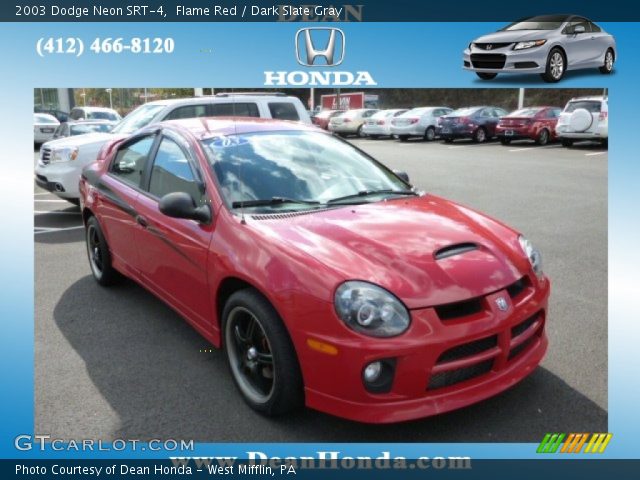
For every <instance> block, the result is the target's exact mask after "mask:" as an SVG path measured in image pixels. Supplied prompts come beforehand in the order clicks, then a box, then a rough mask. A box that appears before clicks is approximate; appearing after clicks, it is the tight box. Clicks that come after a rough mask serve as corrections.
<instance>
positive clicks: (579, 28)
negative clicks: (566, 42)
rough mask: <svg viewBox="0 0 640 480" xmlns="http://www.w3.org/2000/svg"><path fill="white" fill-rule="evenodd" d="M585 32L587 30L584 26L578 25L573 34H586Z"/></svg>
mask: <svg viewBox="0 0 640 480" xmlns="http://www.w3.org/2000/svg"><path fill="white" fill-rule="evenodd" d="M584 32H586V30H585V28H584V25H576V26H575V27H574V28H573V33H574V34H578V33H584Z"/></svg>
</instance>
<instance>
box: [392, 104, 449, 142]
mask: <svg viewBox="0 0 640 480" xmlns="http://www.w3.org/2000/svg"><path fill="white" fill-rule="evenodd" d="M451 112H453V109H451V108H449V107H419V108H413V109H411V110H409V111H408V112H405V113H403V114H402V115H400V116H399V117H396V118H394V119H393V120H391V133H392V134H393V135H397V137H398V138H399V139H400V140H401V141H403V142H404V141H406V140H407V139H409V138H411V137H421V138H423V139H425V140H427V141H432V140H435V138H436V126H437V125H438V118H440V117H441V116H442V115H448V114H450V113H451Z"/></svg>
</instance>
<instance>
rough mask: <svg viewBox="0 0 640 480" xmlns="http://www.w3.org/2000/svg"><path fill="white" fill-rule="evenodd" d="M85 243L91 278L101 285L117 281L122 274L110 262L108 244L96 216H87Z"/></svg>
mask: <svg viewBox="0 0 640 480" xmlns="http://www.w3.org/2000/svg"><path fill="white" fill-rule="evenodd" d="M85 243H86V245H87V256H88V257H89V267H90V268H91V273H92V274H93V278H94V279H95V280H96V282H98V283H99V284H100V285H102V286H103V287H108V286H109V285H113V284H115V283H117V282H118V281H119V280H120V279H121V278H122V276H121V275H120V273H119V272H118V271H117V270H116V269H115V268H113V265H112V264H111V252H110V251H109V245H108V244H107V241H106V239H105V237H104V234H103V233H102V228H100V223H99V222H98V219H97V218H96V217H93V216H92V217H89V219H88V220H87V224H86V227H85Z"/></svg>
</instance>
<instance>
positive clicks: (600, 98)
mask: <svg viewBox="0 0 640 480" xmlns="http://www.w3.org/2000/svg"><path fill="white" fill-rule="evenodd" d="M580 100H593V101H597V102H602V101H605V100H607V97H604V96H602V95H591V96H588V97H575V98H572V99H571V100H569V101H570V102H577V101H580Z"/></svg>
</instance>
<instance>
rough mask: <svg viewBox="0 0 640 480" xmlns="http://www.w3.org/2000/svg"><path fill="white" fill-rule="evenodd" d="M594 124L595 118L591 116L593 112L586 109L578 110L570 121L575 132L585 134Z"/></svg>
mask: <svg viewBox="0 0 640 480" xmlns="http://www.w3.org/2000/svg"><path fill="white" fill-rule="evenodd" d="M592 123H593V117H592V116H591V112H589V111H588V110H585V109H584V108H578V109H577V110H576V111H574V112H573V113H572V114H571V118H570V119H569V125H571V128H572V129H573V131H575V132H584V131H585V130H587V129H588V128H589V127H590V126H591V124H592Z"/></svg>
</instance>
